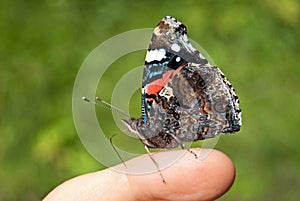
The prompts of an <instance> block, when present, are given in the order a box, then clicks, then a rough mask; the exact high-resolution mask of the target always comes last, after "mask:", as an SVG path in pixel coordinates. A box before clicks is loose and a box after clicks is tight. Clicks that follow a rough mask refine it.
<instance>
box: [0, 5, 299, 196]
mask: <svg viewBox="0 0 300 201" xmlns="http://www.w3.org/2000/svg"><path fill="white" fill-rule="evenodd" d="M165 15H172V16H174V17H176V18H178V19H179V20H181V21H183V22H184V24H185V25H186V26H187V28H188V33H189V36H190V37H191V38H192V39H193V40H195V41H196V42H197V43H199V44H201V46H202V47H203V48H204V49H205V50H206V51H207V52H208V53H209V55H210V56H211V57H212V58H213V59H214V62H215V63H216V64H217V65H218V66H220V67H221V69H222V71H223V72H224V73H225V74H226V76H227V77H228V78H229V80H230V81H231V82H232V83H233V85H234V86H235V89H236V91H237V94H238V95H239V98H240V101H241V108H242V109H243V120H244V121H243V123H244V125H243V127H242V130H241V131H240V132H239V133H238V134H235V135H231V136H223V137H221V139H220V141H219V143H218V145H217V147H216V148H217V149H220V150H222V151H223V152H225V153H226V154H228V155H229V156H230V157H231V158H232V160H233V161H234V163H235V165H236V171H237V174H236V181H235V183H234V185H233V187H232V189H231V190H230V191H229V192H228V193H227V194H226V195H225V196H224V197H222V198H220V199H219V200H239V201H243V200H272V201H274V200H297V199H298V198H299V196H300V193H299V189H300V171H299V170H300V148H299V146H300V145H299V144H300V134H299V125H300V90H299V86H300V85H299V84H300V79H299V75H300V68H299V52H300V42H299V36H300V29H299V24H300V23H299V19H300V3H299V1H297V0H286V1H283V0H282V1H273V0H261V1H253V0H251V1H250V0H245V1H234V0H228V1H223V0H205V1H198V0H189V1H179V0H178V1H177V0H172V1H161V0H159V1H158V0H152V1H132V0H126V1H125V0H113V1H111V0H100V1H91V2H85V1H77V0H76V1H71V0H53V1H51V0H46V1H34V0H31V1H20V0H12V1H1V3H0V133H1V134H0V160H1V165H0V200H1V201H2V200H3V201H4V200H11V201H15V200H25V201H26V200H28V201H29V200H30V201H34V200H40V199H41V198H43V197H44V196H45V195H46V194H47V193H48V192H49V191H50V190H51V189H53V188H54V187H55V186H57V185H58V184H60V183H61V182H63V181H65V180H67V179H69V178H72V177H74V176H77V175H80V174H83V173H87V172H92V171H96V170H100V169H102V168H104V167H103V166H102V165H101V164H99V163H98V162H97V161H96V160H94V159H93V158H92V157H91V156H90V155H89V154H88V152H87V151H86V150H85V148H84V147H83V146H82V144H81V142H80V140H79V137H78V135H77V133H76V130H75V127H74V123H73V119H72V89H73V84H74V80H75V77H76V74H77V72H78V70H79V68H80V66H81V64H82V62H83V61H84V59H85V58H86V57H87V55H88V54H89V53H90V52H91V51H92V50H93V49H94V48H95V47H96V46H97V45H99V44H100V43H101V42H103V41H105V40H106V39H109V38H110V37H112V36H114V35H116V34H119V33H122V32H124V31H128V30H132V29H138V28H150V27H153V28H154V27H155V25H156V24H157V23H158V22H159V20H160V19H161V18H162V17H164V16H165ZM144 55H145V51H141V52H137V53H135V54H132V55H129V56H128V57H126V58H124V59H123V60H120V61H117V62H115V63H114V64H113V66H112V68H110V70H109V71H108V72H107V74H106V78H105V79H103V80H102V81H103V82H104V83H105V86H106V87H105V88H101V89H99V93H101V96H102V97H104V98H105V99H106V100H108V101H110V97H111V90H112V89H113V84H114V82H116V81H117V80H118V78H119V77H120V76H122V73H123V74H124V73H126V71H128V70H130V68H131V67H133V66H134V67H135V66H138V65H142V64H143V60H144V58H143V57H144ZM133 99H134V100H133V102H136V104H133V106H132V108H131V109H132V111H135V114H136V115H140V108H139V96H138V94H137V95H136V98H133ZM133 113H134V112H133ZM106 114H107V115H109V111H104V110H103V113H101V115H102V116H105V115H106ZM101 115H100V116H101ZM107 124H108V126H110V122H109V121H108V122H107ZM112 127H113V126H112ZM114 132H116V131H115V130H113V129H112V130H111V133H114ZM125 143H126V142H125ZM182 171H184V170H182ZM199 179H201V178H199Z"/></svg>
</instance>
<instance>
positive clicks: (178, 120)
mask: <svg viewBox="0 0 300 201" xmlns="http://www.w3.org/2000/svg"><path fill="white" fill-rule="evenodd" d="M124 123H125V125H126V126H127V127H128V129H129V130H130V131H131V132H132V133H134V134H135V135H136V136H138V137H139V138H140V139H141V140H142V142H143V143H144V144H145V145H147V146H148V147H159V148H173V147H177V146H178V145H180V144H181V142H182V141H196V140H201V139H206V138H211V137H215V136H216V135H218V134H221V133H234V132H236V131H239V129H240V127H241V110H240V109H239V100H238V97H237V96H236V94H235V91H234V88H233V87H232V85H231V84H230V82H229V81H228V80H227V79H226V77H225V76H224V74H223V73H222V72H221V70H220V69H219V68H217V67H215V66H212V65H211V64H209V62H208V61H207V59H206V58H205V57H204V56H203V55H202V54H201V53H200V52H199V51H198V50H196V49H195V48H194V47H193V46H192V44H191V43H190V41H189V40H188V38H187V31H186V27H185V26H184V25H183V24H182V23H181V22H179V21H178V20H176V19H175V18H173V17H169V16H167V17H165V18H164V19H162V21H161V22H160V23H159V24H158V25H157V27H156V28H155V29H154V32H153V35H152V39H151V42H150V45H149V49H148V51H147V55H146V59H145V67H144V74H143V83H142V117H141V118H139V119H130V120H129V121H124Z"/></svg>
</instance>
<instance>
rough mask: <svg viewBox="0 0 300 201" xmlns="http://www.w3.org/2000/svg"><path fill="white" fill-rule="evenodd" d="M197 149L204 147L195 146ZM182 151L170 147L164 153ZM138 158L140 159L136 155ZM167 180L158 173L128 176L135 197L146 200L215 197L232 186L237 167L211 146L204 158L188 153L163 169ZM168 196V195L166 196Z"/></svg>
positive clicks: (178, 152) (168, 154)
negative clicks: (211, 148)
mask: <svg viewBox="0 0 300 201" xmlns="http://www.w3.org/2000/svg"><path fill="white" fill-rule="evenodd" d="M193 150H194V151H195V152H196V153H198V152H199V151H200V150H201V151H203V149H193ZM183 151H184V150H181V151H171V152H163V153H157V154H155V156H154V157H155V158H158V155H160V154H162V155H165V157H166V156H167V157H168V156H169V157H172V156H171V155H174V154H177V155H178V154H180V153H182V152H183ZM135 160H139V159H135ZM162 174H163V176H164V178H165V179H166V184H164V183H163V182H162V179H161V178H160V177H159V174H149V175H144V176H132V175H131V176H130V175H129V176H128V178H129V182H130V184H131V187H132V189H133V193H134V194H135V195H136V197H139V198H140V197H144V198H145V200H154V199H165V200H214V199H216V198H218V197H220V196H221V195H223V194H225V193H226V192H227V191H228V190H229V189H230V187H231V186H232V184H233V182H234V178H235V168H234V165H233V163H232V161H231V159H230V158H229V157H228V156H227V155H225V154H224V153H222V152H220V151H217V150H209V154H208V155H207V157H205V158H204V159H203V160H199V159H195V157H194V156H193V155H192V154H190V153H186V154H184V155H183V157H182V158H181V159H180V160H179V161H177V162H176V163H175V164H174V165H172V166H170V167H169V168H167V169H164V170H163V171H162ZM166 198H167V199H166Z"/></svg>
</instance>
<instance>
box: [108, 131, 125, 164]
mask: <svg viewBox="0 0 300 201" xmlns="http://www.w3.org/2000/svg"><path fill="white" fill-rule="evenodd" d="M118 134H120V133H116V134H113V135H112V136H111V137H110V138H109V141H110V144H111V146H112V147H113V149H114V150H115V152H116V154H117V155H118V157H119V159H120V160H121V161H122V163H123V165H124V166H125V168H127V165H126V163H125V161H124V160H123V158H122V157H121V155H120V153H119V152H118V150H117V148H116V147H115V145H114V143H113V138H114V137H115V136H116V135H118Z"/></svg>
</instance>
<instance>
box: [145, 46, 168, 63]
mask: <svg viewBox="0 0 300 201" xmlns="http://www.w3.org/2000/svg"><path fill="white" fill-rule="evenodd" d="M165 56H166V50H165V49H155V50H148V52H147V55H146V62H148V63H150V62H152V61H161V60H162V59H163V58H165Z"/></svg>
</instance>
